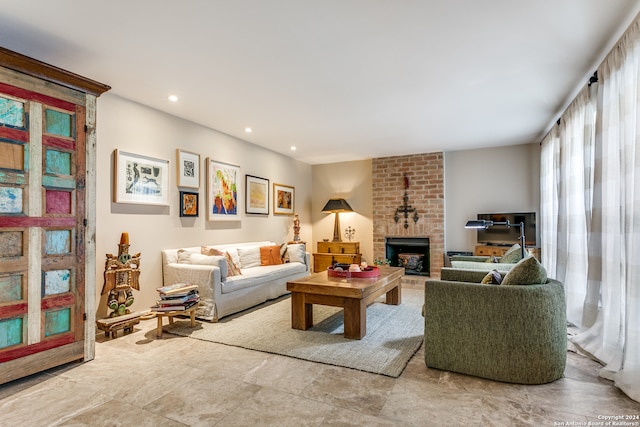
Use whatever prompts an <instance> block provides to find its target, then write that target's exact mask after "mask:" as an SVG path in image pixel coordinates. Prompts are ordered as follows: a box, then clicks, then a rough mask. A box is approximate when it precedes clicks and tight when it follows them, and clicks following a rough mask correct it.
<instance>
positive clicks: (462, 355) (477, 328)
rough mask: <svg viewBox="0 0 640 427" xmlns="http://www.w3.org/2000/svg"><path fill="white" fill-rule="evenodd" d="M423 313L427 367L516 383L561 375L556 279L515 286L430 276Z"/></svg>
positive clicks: (562, 317) (561, 322) (563, 346)
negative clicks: (432, 277)
mask: <svg viewBox="0 0 640 427" xmlns="http://www.w3.org/2000/svg"><path fill="white" fill-rule="evenodd" d="M481 273H484V274H486V272H477V273H476V274H477V275H478V276H479V275H480V274H481ZM424 314H425V340H424V341H425V363H426V365H427V366H428V367H431V368H437V369H443V370H447V371H453V372H460V373H463V374H468V375H473V376H477V377H482V378H488V379H492V380H496V381H503V382H510V383H519V384H544V383H548V382H552V381H555V380H557V379H558V378H560V377H562V375H563V373H564V369H565V364H566V357H567V355H566V353H567V325H566V312H565V298H564V289H563V285H562V283H560V282H558V281H556V280H553V279H548V280H547V283H541V284H537V285H515V286H514V285H484V284H480V283H469V282H455V281H443V280H430V281H427V283H426V285H425V313H424Z"/></svg>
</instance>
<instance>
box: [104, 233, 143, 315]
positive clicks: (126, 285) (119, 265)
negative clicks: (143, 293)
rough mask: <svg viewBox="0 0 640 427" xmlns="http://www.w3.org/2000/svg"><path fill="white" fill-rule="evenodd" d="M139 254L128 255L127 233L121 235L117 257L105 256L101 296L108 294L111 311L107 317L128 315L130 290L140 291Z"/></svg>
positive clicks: (130, 298) (131, 298)
mask: <svg viewBox="0 0 640 427" xmlns="http://www.w3.org/2000/svg"><path fill="white" fill-rule="evenodd" d="M139 279H140V253H139V252H138V253H137V254H135V255H131V254H129V233H122V235H121V236H120V244H119V245H118V256H117V257H116V256H113V255H112V254H107V262H106V264H105V266H104V285H103V286H102V294H101V295H104V294H106V293H108V294H109V296H108V297H107V307H109V308H110V309H111V310H113V311H112V312H111V313H110V314H109V317H117V316H122V315H125V314H129V307H130V306H131V304H133V292H132V289H135V290H137V291H139V290H140V281H139Z"/></svg>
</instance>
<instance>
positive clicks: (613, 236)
mask: <svg viewBox="0 0 640 427" xmlns="http://www.w3.org/2000/svg"><path fill="white" fill-rule="evenodd" d="M598 75H599V76H601V80H602V83H601V93H602V112H601V131H600V132H599V134H601V141H598V148H597V153H598V155H599V158H598V159H597V160H596V165H597V167H598V170H597V172H596V173H597V175H598V181H599V183H600V185H601V187H600V188H599V189H598V190H599V193H600V194H598V195H597V199H596V200H595V203H596V204H597V205H598V208H599V209H598V212H597V216H600V218H597V221H594V232H595V233H596V234H597V235H598V236H597V243H598V245H597V246H598V248H599V249H600V252H601V254H600V257H599V258H600V259H601V260H602V263H601V266H600V269H601V274H600V286H601V288H600V307H599V310H598V311H597V317H596V321H595V324H594V325H593V326H592V327H591V328H589V329H587V330H586V331H585V332H584V333H582V334H580V335H578V336H576V337H575V338H574V342H575V343H576V344H577V345H579V346H580V347H581V348H583V349H584V350H586V351H588V352H589V353H590V354H592V355H593V356H594V357H596V358H597V359H598V360H600V361H602V362H603V363H605V364H606V366H605V367H604V369H602V371H601V376H603V377H605V378H610V379H613V380H614V381H615V384H616V386H618V387H619V388H620V389H622V390H623V391H624V392H625V393H626V394H628V395H629V396H630V397H631V398H633V399H635V400H638V401H640V146H639V144H640V128H639V125H640V24H639V22H638V20H636V21H635V22H634V24H633V25H632V26H631V27H630V28H629V30H627V32H626V33H625V35H624V36H623V37H622V39H621V40H620V42H619V44H618V45H617V46H616V47H615V48H614V49H613V51H612V52H611V53H610V54H609V56H608V57H607V59H606V60H605V61H604V62H603V64H602V65H601V67H600V69H599V70H598ZM600 156H601V157H600ZM594 255H595V254H594Z"/></svg>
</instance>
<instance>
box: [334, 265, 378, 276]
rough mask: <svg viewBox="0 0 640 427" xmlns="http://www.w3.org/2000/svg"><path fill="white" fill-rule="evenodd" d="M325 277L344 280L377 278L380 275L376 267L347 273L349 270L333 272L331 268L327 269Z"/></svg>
mask: <svg viewBox="0 0 640 427" xmlns="http://www.w3.org/2000/svg"><path fill="white" fill-rule="evenodd" d="M327 275H328V276H329V277H346V278H350V277H353V278H359V279H363V278H368V277H377V276H379V275H380V269H379V268H378V267H367V268H365V269H364V270H363V271H349V270H334V269H333V267H329V268H327Z"/></svg>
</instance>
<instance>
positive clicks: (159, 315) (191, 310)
mask: <svg viewBox="0 0 640 427" xmlns="http://www.w3.org/2000/svg"><path fill="white" fill-rule="evenodd" d="M197 308H198V304H195V305H194V306H192V307H189V308H188V309H186V310H172V311H153V309H152V310H151V312H152V313H154V314H155V315H156V317H157V318H158V327H157V328H156V337H158V338H162V318H163V317H168V318H169V324H170V325H173V317H174V316H189V318H190V319H191V327H192V328H195V327H196V309H197Z"/></svg>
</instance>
